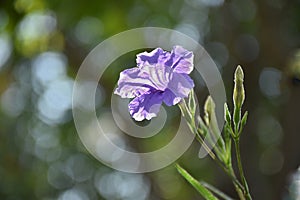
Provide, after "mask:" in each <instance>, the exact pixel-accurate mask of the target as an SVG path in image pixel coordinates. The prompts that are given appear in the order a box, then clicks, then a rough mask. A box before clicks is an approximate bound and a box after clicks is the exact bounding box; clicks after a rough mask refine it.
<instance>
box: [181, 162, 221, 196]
mask: <svg viewBox="0 0 300 200" xmlns="http://www.w3.org/2000/svg"><path fill="white" fill-rule="evenodd" d="M176 168H177V170H178V172H179V173H180V174H181V175H182V176H183V177H184V178H185V179H186V180H187V181H188V182H189V183H190V184H191V185H192V186H193V187H194V188H195V189H196V190H197V191H198V192H199V194H201V195H202V196H203V197H204V198H205V199H206V200H218V198H217V197H216V196H214V195H213V194H212V193H211V192H210V191H209V190H208V189H206V188H205V187H204V186H203V185H202V184H201V183H200V182H198V181H197V180H196V179H195V178H193V177H192V176H191V175H190V174H189V173H188V172H187V171H186V170H185V169H183V168H182V167H180V166H179V165H178V164H176Z"/></svg>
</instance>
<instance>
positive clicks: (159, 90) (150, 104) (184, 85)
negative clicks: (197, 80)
mask: <svg viewBox="0 0 300 200" xmlns="http://www.w3.org/2000/svg"><path fill="white" fill-rule="evenodd" d="M193 58H194V55H193V52H191V51H187V50H186V49H184V48H182V47H181V46H175V47H173V50H172V51H171V53H170V52H167V51H164V50H162V49H161V48H157V49H154V50H153V51H151V52H149V53H148V52H143V53H140V54H138V55H137V58H136V62H137V67H134V68H131V69H126V70H124V71H122V72H121V73H120V78H119V81H118V87H117V88H116V90H115V92H114V93H115V94H117V95H120V96H121V97H122V98H134V99H133V100H132V101H131V102H130V103H129V105H128V107H129V113H130V115H131V116H132V117H133V118H134V119H135V120H136V121H142V120H144V119H147V120H150V119H151V118H152V117H155V116H156V115H157V113H158V112H159V109H160V106H161V104H162V102H164V103H165V104H166V105H167V106H172V105H175V104H177V103H179V102H180V100H181V99H182V98H184V97H187V96H188V94H189V93H190V91H191V89H192V88H193V87H194V82H193V80H192V79H191V78H190V77H189V75H188V74H190V73H191V72H192V71H193V68H194V64H193Z"/></svg>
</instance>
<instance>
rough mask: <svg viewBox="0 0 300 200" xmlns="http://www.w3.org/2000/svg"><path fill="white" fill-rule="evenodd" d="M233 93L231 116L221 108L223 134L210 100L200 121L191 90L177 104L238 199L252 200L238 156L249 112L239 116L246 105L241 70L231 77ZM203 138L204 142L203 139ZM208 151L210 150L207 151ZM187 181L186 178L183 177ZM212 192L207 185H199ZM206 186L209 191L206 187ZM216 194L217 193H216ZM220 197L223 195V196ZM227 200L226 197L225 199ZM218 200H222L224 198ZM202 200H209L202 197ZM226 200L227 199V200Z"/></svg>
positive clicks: (226, 108) (225, 107) (227, 110)
mask: <svg viewBox="0 0 300 200" xmlns="http://www.w3.org/2000/svg"><path fill="white" fill-rule="evenodd" d="M234 77H235V78H234V83H235V85H234V91H233V104H234V109H233V115H232V116H231V113H230V111H229V108H228V106H227V104H225V105H224V119H225V126H224V134H223V136H222V135H221V133H220V130H219V127H218V123H217V118H216V114H215V106H216V105H215V103H214V101H213V99H212V98H211V97H210V96H209V97H208V98H207V100H206V102H205V104H204V117H203V119H202V118H201V117H200V116H199V115H198V114H197V113H196V107H197V106H195V105H196V103H195V102H196V100H195V99H196V97H195V94H194V91H193V90H192V91H191V93H190V94H189V96H188V99H187V100H185V99H183V100H182V101H181V103H180V104H179V107H180V110H181V112H182V115H183V116H184V117H185V119H186V121H187V123H188V125H189V127H190V129H191V131H192V132H193V133H194V134H195V137H196V139H197V140H198V141H199V142H200V144H201V145H202V146H203V147H204V149H205V150H206V151H207V152H208V154H209V155H210V157H211V158H212V159H213V160H214V161H215V162H216V163H217V164H218V165H219V166H220V167H221V169H222V170H223V171H224V172H225V173H226V174H227V175H228V176H229V178H230V179H231V181H232V183H233V185H234V187H235V190H236V192H237V195H238V196H239V199H241V200H251V199H252V198H251V195H250V192H249V187H248V184H247V181H246V178H245V173H244V170H243V165H242V160H241V152H240V136H241V133H242V131H243V128H244V126H245V124H246V122H247V117H248V112H245V113H244V115H243V117H241V116H242V105H243V103H244V101H245V90H244V84H243V83H244V73H243V70H242V68H241V66H238V67H237V69H236V71H235V76H234ZM204 138H205V139H204ZM232 142H233V143H234V148H235V154H236V159H237V168H238V174H239V179H238V178H237V176H236V172H235V170H234V169H233V166H232V160H233V159H232ZM210 147H211V148H210ZM185 178H186V179H187V177H185ZM201 185H202V186H203V187H207V189H208V190H210V189H212V187H211V186H210V185H209V184H203V182H202V184H201ZM208 186H209V187H208ZM215 193H217V192H215ZM222 194H223V193H222ZM225 196H226V198H227V197H228V196H227V195H225ZM221 197H223V199H225V198H224V195H223V196H222V195H221ZM204 198H206V199H209V198H207V197H205V196H204ZM227 199H228V198H227Z"/></svg>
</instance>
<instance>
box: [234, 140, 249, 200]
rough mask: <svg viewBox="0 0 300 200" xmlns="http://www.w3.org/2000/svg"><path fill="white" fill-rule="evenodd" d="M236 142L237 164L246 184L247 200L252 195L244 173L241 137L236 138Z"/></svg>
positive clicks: (243, 182) (244, 184)
mask: <svg viewBox="0 0 300 200" xmlns="http://www.w3.org/2000/svg"><path fill="white" fill-rule="evenodd" d="M234 144H235V151H236V159H237V165H238V169H239V173H240V177H241V180H242V184H243V186H244V194H245V198H246V200H251V199H252V198H251V195H250V192H249V188H248V185H247V181H246V178H245V175H244V170H243V165H242V159H241V151H240V140H239V138H234Z"/></svg>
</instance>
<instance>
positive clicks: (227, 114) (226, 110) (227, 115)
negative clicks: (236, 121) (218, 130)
mask: <svg viewBox="0 0 300 200" xmlns="http://www.w3.org/2000/svg"><path fill="white" fill-rule="evenodd" d="M224 119H225V121H226V122H227V123H228V124H229V125H231V114H230V111H229V108H228V106H227V103H225V104H224Z"/></svg>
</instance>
